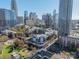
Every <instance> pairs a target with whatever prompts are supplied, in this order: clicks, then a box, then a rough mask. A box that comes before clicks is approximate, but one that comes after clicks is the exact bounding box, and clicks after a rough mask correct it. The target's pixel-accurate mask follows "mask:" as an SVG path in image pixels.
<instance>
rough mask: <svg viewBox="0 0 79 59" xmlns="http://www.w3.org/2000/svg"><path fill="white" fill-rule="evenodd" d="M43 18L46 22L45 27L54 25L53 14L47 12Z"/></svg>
mask: <svg viewBox="0 0 79 59" xmlns="http://www.w3.org/2000/svg"><path fill="white" fill-rule="evenodd" d="M42 20H44V22H45V27H47V28H49V27H52V16H51V14H46V15H43V16H42Z"/></svg>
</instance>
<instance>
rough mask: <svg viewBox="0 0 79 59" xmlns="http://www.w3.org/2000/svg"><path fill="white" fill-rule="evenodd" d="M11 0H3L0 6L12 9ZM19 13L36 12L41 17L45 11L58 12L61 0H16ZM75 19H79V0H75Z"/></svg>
mask: <svg viewBox="0 0 79 59" xmlns="http://www.w3.org/2000/svg"><path fill="white" fill-rule="evenodd" d="M10 1H11V0H1V1H0V8H5V9H10ZM16 1H17V6H18V13H19V15H22V16H23V12H24V11H25V10H27V11H28V12H31V11H32V12H36V13H37V15H38V16H39V17H41V15H42V14H45V13H52V14H53V10H54V9H56V10H57V13H58V9H59V0H16ZM73 1H74V6H73V17H72V18H73V19H79V0H73Z"/></svg>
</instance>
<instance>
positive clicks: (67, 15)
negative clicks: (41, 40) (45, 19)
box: [58, 0, 73, 36]
mask: <svg viewBox="0 0 79 59" xmlns="http://www.w3.org/2000/svg"><path fill="white" fill-rule="evenodd" d="M72 6H73V0H60V6H59V28H58V31H59V36H67V35H69V29H70V22H71V18H72Z"/></svg>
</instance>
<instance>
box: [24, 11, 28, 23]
mask: <svg viewBox="0 0 79 59" xmlns="http://www.w3.org/2000/svg"><path fill="white" fill-rule="evenodd" d="M27 20H28V12H27V11H24V25H26V21H27Z"/></svg>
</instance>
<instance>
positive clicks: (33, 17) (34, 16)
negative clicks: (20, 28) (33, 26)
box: [29, 12, 37, 20]
mask: <svg viewBox="0 0 79 59" xmlns="http://www.w3.org/2000/svg"><path fill="white" fill-rule="evenodd" d="M36 19H37V14H36V13H35V12H30V14H29V20H36Z"/></svg>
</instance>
